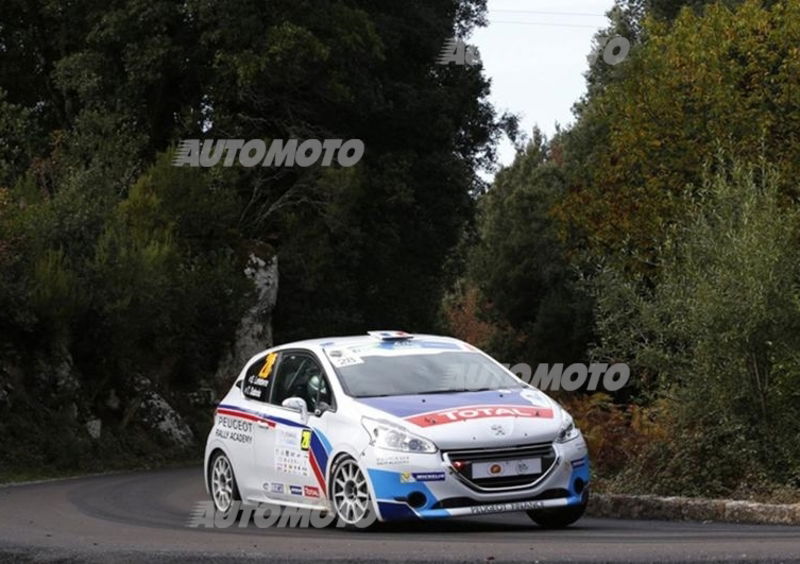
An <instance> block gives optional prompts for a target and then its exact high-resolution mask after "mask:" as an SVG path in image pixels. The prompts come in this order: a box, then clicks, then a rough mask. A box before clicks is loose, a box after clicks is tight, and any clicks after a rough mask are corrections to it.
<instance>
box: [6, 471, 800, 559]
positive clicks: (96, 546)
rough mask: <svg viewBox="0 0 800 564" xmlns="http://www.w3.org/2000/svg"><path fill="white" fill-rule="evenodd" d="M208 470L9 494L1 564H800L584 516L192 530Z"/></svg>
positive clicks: (750, 533) (763, 530) (716, 541)
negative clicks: (371, 527) (561, 525)
mask: <svg viewBox="0 0 800 564" xmlns="http://www.w3.org/2000/svg"><path fill="white" fill-rule="evenodd" d="M205 500H206V495H205V491H204V489H203V485H202V476H201V471H200V470H199V469H181V470H166V471H160V472H141V473H131V474H116V475H107V476H99V477H88V478H79V479H72V480H61V481H54V482H45V483H39V484H30V485H22V486H11V487H4V488H0V508H2V511H0V561H58V562H71V561H92V562H109V561H115V562H138V561H153V560H157V561H160V562H183V561H187V562H197V561H221V562H228V561H231V562H232V561H249V560H253V561H255V560H262V561H264V560H267V561H269V562H282V561H297V560H307V561H313V562H320V561H326V560H331V561H332V560H338V561H360V562H381V561H398V562H413V561H426V562H431V561H435V562H440V561H469V562H492V561H495V562H508V561H524V562H533V561H583V562H606V561H608V562H612V561H614V562H618V561H637V562H655V561H659V562H676V561H706V562H707V561H720V562H722V561H725V562H730V561H768V562H800V527H781V526H764V525H733V524H718V523H717V524H714V523H672V522H661V521H626V520H612V519H589V518H584V519H582V520H581V521H579V522H578V523H577V524H576V525H575V526H573V527H571V528H570V529H567V530H561V531H547V530H543V529H539V528H538V527H537V526H536V525H535V524H534V523H532V522H531V521H530V520H529V519H528V517H527V516H526V515H525V514H506V515H490V516H484V517H475V518H464V519H454V520H448V521H436V522H426V523H406V524H401V525H391V526H388V525H384V526H381V527H379V528H378V529H377V530H375V531H368V532H363V531H355V532H349V531H343V530H338V529H330V528H328V529H314V528H306V529H296V528H295V529H291V528H267V529H263V528H258V527H256V526H255V525H254V524H253V523H252V522H251V523H250V524H249V525H247V526H245V527H241V528H240V527H238V526H234V527H231V528H225V529H213V528H190V527H188V526H187V523H188V522H189V521H190V518H191V516H192V512H193V510H194V509H196V508H197V505H196V504H197V502H200V501H205Z"/></svg>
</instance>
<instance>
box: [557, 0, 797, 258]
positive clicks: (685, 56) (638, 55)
mask: <svg viewBox="0 0 800 564" xmlns="http://www.w3.org/2000/svg"><path fill="white" fill-rule="evenodd" d="M644 31H645V36H646V41H644V42H642V43H641V45H639V46H637V47H636V48H635V49H634V50H632V52H631V54H630V55H629V57H628V59H627V60H626V61H625V62H624V63H623V64H620V65H618V66H617V67H615V69H617V70H618V72H619V74H618V75H617V76H616V77H615V78H614V80H613V81H611V82H610V83H609V84H607V85H606V86H605V87H604V88H603V89H602V90H601V91H599V92H598V93H597V94H596V95H595V96H594V97H593V98H592V99H591V100H590V101H588V102H587V103H585V104H584V106H583V107H582V110H581V116H580V117H581V119H580V122H579V123H578V125H577V126H576V128H575V129H574V130H572V131H570V132H568V133H567V134H566V135H565V137H564V139H563V144H564V147H565V148H564V152H565V155H566V160H567V163H568V164H567V174H568V181H567V183H568V186H569V187H570V188H571V192H570V196H569V197H568V198H567V199H565V201H564V202H563V203H562V204H561V205H560V206H559V217H560V219H561V220H562V222H563V223H564V225H565V226H567V228H566V229H565V234H566V235H568V236H569V240H570V241H571V243H570V245H571V246H577V247H581V248H588V249H590V250H593V251H595V252H596V253H597V254H598V255H602V254H604V253H651V254H652V253H653V252H654V249H655V248H656V247H658V246H659V245H660V243H661V234H662V233H664V231H665V226H666V225H667V224H669V222H670V221H672V219H673V218H676V217H679V216H680V215H681V214H682V213H683V210H682V209H681V208H680V207H679V205H680V203H681V202H683V201H684V200H683V199H680V198H678V199H675V198H672V197H671V196H672V195H675V194H679V193H680V192H681V191H682V190H683V189H684V187H685V186H687V184H698V183H699V181H700V175H701V173H702V169H703V165H704V163H705V162H707V161H709V160H711V159H712V158H713V156H714V154H715V153H716V151H717V150H718V149H719V147H720V146H722V147H723V148H725V150H726V151H728V152H729V153H730V154H731V155H732V156H736V157H743V158H750V157H751V156H752V155H754V154H765V155H767V156H768V159H769V161H770V162H771V163H773V164H774V165H775V166H777V167H778V169H779V172H780V173H781V177H782V178H783V182H784V187H783V188H784V189H785V190H794V189H796V187H794V186H791V179H793V178H795V177H796V176H797V174H798V172H800V170H798V163H800V153H798V151H799V150H800V144H798V143H796V142H795V140H796V139H797V137H798V135H800V121H798V112H797V111H796V110H795V108H796V107H797V104H798V103H799V99H798V96H800V84H798V80H799V79H800V72H798V70H800V67H798V65H799V64H800V57H798V56H797V55H798V52H799V51H798V49H799V47H798V45H800V4H798V3H797V2H778V3H775V4H774V6H772V7H771V8H767V7H764V6H763V5H762V4H761V3H760V2H758V1H756V0H750V1H747V2H743V3H740V4H737V7H736V8H735V9H734V8H729V7H727V6H725V5H724V4H722V3H715V4H711V5H709V6H707V7H706V8H705V10H704V11H703V12H702V13H699V14H698V13H695V12H694V11H692V10H684V11H682V12H681V13H680V15H679V16H678V17H677V19H675V20H674V21H673V22H672V23H671V24H668V23H666V22H664V21H660V20H655V19H652V18H651V19H649V20H646V21H645V25H644ZM676 206H678V207H676Z"/></svg>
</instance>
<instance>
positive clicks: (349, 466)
mask: <svg viewBox="0 0 800 564" xmlns="http://www.w3.org/2000/svg"><path fill="white" fill-rule="evenodd" d="M331 475H332V480H331V484H330V491H331V502H332V505H333V510H334V511H335V512H336V517H338V519H339V520H340V521H341V523H343V524H344V526H345V528H347V529H366V528H368V527H370V526H371V525H372V524H374V523H375V520H376V519H375V513H374V511H373V510H372V499H371V498H370V495H369V487H368V485H367V478H366V477H365V476H364V473H363V472H362V471H361V468H359V466H358V463H357V462H356V461H355V460H353V459H352V458H344V459H342V460H341V461H340V462H338V463H337V464H336V468H334V469H333V472H332V473H331Z"/></svg>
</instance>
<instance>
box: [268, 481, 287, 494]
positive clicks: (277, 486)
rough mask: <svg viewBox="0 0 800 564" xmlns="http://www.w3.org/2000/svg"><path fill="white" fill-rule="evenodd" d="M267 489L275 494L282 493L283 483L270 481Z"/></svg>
mask: <svg viewBox="0 0 800 564" xmlns="http://www.w3.org/2000/svg"><path fill="white" fill-rule="evenodd" d="M269 491H270V492H271V493H275V494H282V493H284V491H285V490H284V488H283V484H281V483H276V482H272V483H271V484H270V487H269Z"/></svg>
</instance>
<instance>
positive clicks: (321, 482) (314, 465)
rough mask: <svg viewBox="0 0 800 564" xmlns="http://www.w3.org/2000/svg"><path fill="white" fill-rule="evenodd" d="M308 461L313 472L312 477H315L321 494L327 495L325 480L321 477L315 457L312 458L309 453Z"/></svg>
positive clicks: (312, 454) (312, 455)
mask: <svg viewBox="0 0 800 564" xmlns="http://www.w3.org/2000/svg"><path fill="white" fill-rule="evenodd" d="M308 461H309V462H310V463H311V470H313V471H314V475H315V476H316V477H317V482H319V487H320V488H321V489H322V493H323V494H324V495H328V494H327V493H326V492H325V478H324V477H323V476H322V472H321V471H320V469H319V464H318V463H317V457H316V456H314V453H313V452H311V451H309V455H308Z"/></svg>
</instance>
